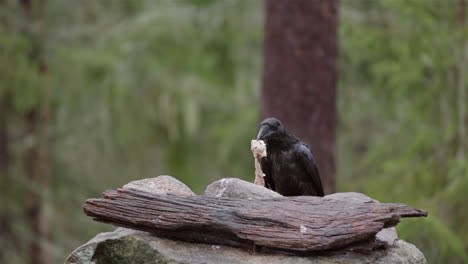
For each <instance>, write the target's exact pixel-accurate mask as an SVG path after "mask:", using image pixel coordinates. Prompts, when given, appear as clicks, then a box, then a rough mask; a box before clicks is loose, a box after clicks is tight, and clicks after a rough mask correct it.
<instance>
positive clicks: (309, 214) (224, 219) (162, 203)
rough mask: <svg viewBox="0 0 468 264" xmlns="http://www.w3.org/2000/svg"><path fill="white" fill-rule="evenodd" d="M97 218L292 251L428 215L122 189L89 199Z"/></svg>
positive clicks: (318, 201)
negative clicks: (184, 195) (160, 193)
mask: <svg viewBox="0 0 468 264" xmlns="http://www.w3.org/2000/svg"><path fill="white" fill-rule="evenodd" d="M83 210H84V212H85V214H87V215H88V216H91V217H93V219H94V220H96V221H99V222H105V223H109V224H113V225H116V226H122V227H127V228H132V229H137V230H142V231H147V232H151V233H154V234H155V235H158V236H162V237H168V238H173V239H178V240H184V241H190V242H200V243H212V244H224V245H230V246H238V247H251V246H252V245H256V246H263V247H266V248H270V249H279V250H286V251H294V252H316V251H323V250H331V249H337V248H342V247H345V246H348V245H351V244H353V243H359V242H364V241H368V240H370V239H373V238H374V236H375V234H376V233H377V232H379V231H380V230H381V229H382V228H385V227H391V226H395V225H396V224H397V223H398V222H399V220H400V218H401V217H419V216H426V215H427V212H425V211H423V210H419V209H414V208H411V207H409V206H407V205H404V204H391V203H353V202H343V201H337V200H334V199H327V198H322V197H312V196H301V197H281V198H275V199H268V200H256V201H251V200H244V199H237V198H224V197H207V196H186V197H182V196H175V195H156V194H151V193H146V192H142V191H141V190H135V189H126V188H120V189H117V190H116V191H114V190H111V191H106V192H104V198H100V199H88V200H87V201H86V203H85V204H84V205H83Z"/></svg>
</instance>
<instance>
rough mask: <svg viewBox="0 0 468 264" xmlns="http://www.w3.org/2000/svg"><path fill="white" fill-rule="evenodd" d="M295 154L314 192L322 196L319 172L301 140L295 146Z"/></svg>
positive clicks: (307, 148)
mask: <svg viewBox="0 0 468 264" xmlns="http://www.w3.org/2000/svg"><path fill="white" fill-rule="evenodd" d="M296 154H297V157H298V160H299V161H300V163H301V164H302V166H303V167H304V169H305V171H306V173H307V175H309V177H310V178H309V179H308V180H310V181H312V185H313V188H314V190H315V192H316V193H317V195H318V196H324V193H323V187H322V181H321V180H320V174H319V171H318V169H317V165H316V164H315V160H314V156H313V155H312V152H311V151H310V149H309V146H307V145H306V144H304V143H302V142H301V143H300V144H299V146H298V148H297V152H296Z"/></svg>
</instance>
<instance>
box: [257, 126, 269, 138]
mask: <svg viewBox="0 0 468 264" xmlns="http://www.w3.org/2000/svg"><path fill="white" fill-rule="evenodd" d="M268 132H269V131H268V126H265V125H264V126H261V127H260V131H258V135H257V140H261V139H263V138H264V137H265V136H266V135H267V134H268Z"/></svg>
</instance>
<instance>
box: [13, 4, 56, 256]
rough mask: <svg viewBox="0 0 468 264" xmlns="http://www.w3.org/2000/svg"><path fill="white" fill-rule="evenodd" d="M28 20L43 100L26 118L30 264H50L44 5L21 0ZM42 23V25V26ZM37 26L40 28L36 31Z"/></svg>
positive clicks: (25, 158) (48, 146)
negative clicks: (29, 139) (28, 138)
mask: <svg viewBox="0 0 468 264" xmlns="http://www.w3.org/2000/svg"><path fill="white" fill-rule="evenodd" d="M20 4H21V7H22V9H23V12H24V17H25V20H26V22H27V23H28V28H27V31H26V34H27V36H28V37H29V38H30V41H31V44H32V45H31V52H30V54H29V57H30V60H31V61H32V62H34V63H36V64H37V71H38V73H39V74H40V76H41V82H40V83H38V85H37V87H38V88H39V89H41V100H40V101H39V103H37V104H36V105H35V106H33V107H32V108H31V109H30V110H29V111H27V112H26V113H25V114H24V117H23V119H24V126H25V132H26V134H27V135H28V136H30V137H32V138H33V139H34V140H33V142H34V143H33V144H32V145H31V146H29V148H27V149H26V150H25V151H24V154H23V167H24V173H25V175H26V178H27V179H28V180H29V182H30V188H29V189H28V190H27V192H26V199H25V202H26V217H27V223H28V226H29V230H30V232H31V234H32V236H31V237H32V239H31V240H30V241H29V262H30V263H31V264H43V263H49V262H50V259H49V256H48V254H47V251H46V250H45V247H44V243H47V242H48V241H49V239H50V231H49V223H48V222H49V221H48V220H49V218H48V216H47V212H46V211H47V210H46V203H47V202H48V201H49V200H50V198H48V195H49V194H50V181H51V169H50V164H51V159H50V149H51V143H50V127H51V109H50V101H49V99H50V91H49V86H48V83H47V74H48V68H47V63H46V61H45V59H44V55H43V36H42V34H43V33H44V27H43V24H42V21H40V19H41V14H42V12H43V8H44V1H38V4H33V3H32V2H31V0H20ZM38 22H39V23H38ZM33 24H38V26H36V27H35V28H34V27H33V26H32V25H33Z"/></svg>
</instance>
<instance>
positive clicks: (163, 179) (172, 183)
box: [123, 175, 195, 195]
mask: <svg viewBox="0 0 468 264" xmlns="http://www.w3.org/2000/svg"><path fill="white" fill-rule="evenodd" d="M123 187H124V188H132V189H138V190H142V191H145V192H150V193H154V194H168V193H170V194H179V195H195V193H194V192H192V190H190V188H189V187H187V185H185V184H184V183H182V182H181V181H179V180H177V179H176V178H174V177H172V176H168V175H161V176H158V177H154V178H148V179H143V180H137V181H132V182H129V183H127V184H125V185H124V186H123Z"/></svg>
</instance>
